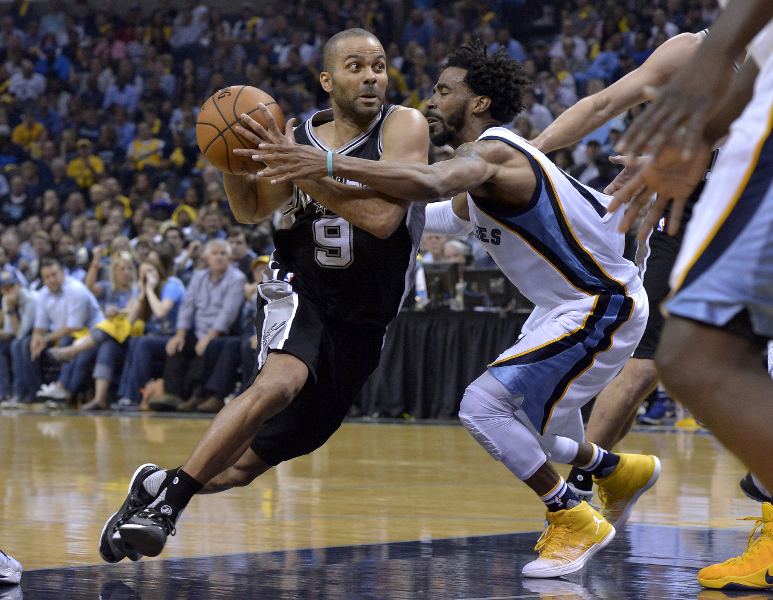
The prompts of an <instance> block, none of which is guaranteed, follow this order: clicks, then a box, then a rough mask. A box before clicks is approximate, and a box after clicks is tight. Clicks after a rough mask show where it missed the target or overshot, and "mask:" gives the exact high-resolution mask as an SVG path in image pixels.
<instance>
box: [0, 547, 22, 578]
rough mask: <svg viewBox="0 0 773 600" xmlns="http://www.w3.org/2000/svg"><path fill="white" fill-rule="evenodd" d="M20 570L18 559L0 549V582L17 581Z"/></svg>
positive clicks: (19, 576)
mask: <svg viewBox="0 0 773 600" xmlns="http://www.w3.org/2000/svg"><path fill="white" fill-rule="evenodd" d="M22 570H23V569H22V567H21V565H20V564H19V561H17V560H15V559H13V558H11V557H10V556H8V555H7V554H6V553H5V552H3V551H2V550H0V583H19V582H20V581H21V572H22Z"/></svg>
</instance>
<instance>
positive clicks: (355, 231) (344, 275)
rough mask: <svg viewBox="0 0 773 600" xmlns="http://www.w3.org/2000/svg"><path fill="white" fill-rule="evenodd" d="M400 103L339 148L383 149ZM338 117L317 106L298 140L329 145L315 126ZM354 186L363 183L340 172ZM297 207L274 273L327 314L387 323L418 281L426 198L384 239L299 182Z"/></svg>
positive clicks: (282, 236)
mask: <svg viewBox="0 0 773 600" xmlns="http://www.w3.org/2000/svg"><path fill="white" fill-rule="evenodd" d="M393 109H394V107H391V106H384V107H382V109H381V115H380V116H379V117H378V118H377V119H375V120H374V122H373V123H372V124H371V125H370V126H369V127H368V129H367V130H366V131H364V132H363V133H362V134H360V135H359V136H357V137H356V138H354V139H353V140H351V141H350V142H349V143H347V144H345V145H344V146H342V147H341V148H339V149H337V150H334V152H336V153H338V154H346V155H348V156H354V157H357V158H364V159H367V160H379V159H380V158H381V154H382V152H383V146H382V142H381V131H382V128H383V125H384V121H385V120H386V118H387V117H388V116H389V114H390V113H391V112H392V110H393ZM332 120H333V111H332V110H325V111H321V112H318V113H316V114H315V115H314V116H313V117H312V118H311V119H309V120H308V121H306V122H304V123H302V124H301V125H299V126H298V127H297V128H296V129H295V138H296V141H297V142H298V143H299V144H306V145H309V146H313V147H315V148H319V149H320V150H324V151H329V150H332V148H328V147H327V146H325V144H324V143H323V142H322V141H321V140H320V139H319V138H318V137H317V136H316V135H315V133H314V127H315V126H319V125H322V124H323V123H326V122H329V121H332ZM339 181H342V182H344V183H347V184H350V185H360V184H359V183H355V182H351V181H347V180H344V179H340V178H339ZM291 211H292V212H293V214H294V216H295V221H294V223H293V225H292V226H291V227H290V228H289V229H283V230H279V231H277V232H276V234H275V235H274V245H275V248H276V250H275V252H274V254H273V255H272V262H271V264H270V268H271V269H275V270H276V272H275V273H274V277H277V278H281V279H284V280H286V281H290V282H291V283H292V285H293V287H294V288H295V289H296V290H297V291H299V292H300V293H303V294H305V295H307V296H309V297H310V298H312V299H313V300H315V302H316V304H317V305H318V306H319V307H321V309H322V311H323V313H324V314H325V315H326V316H327V317H329V318H333V319H338V320H341V321H346V322H349V323H362V324H371V325H376V326H379V327H386V326H387V325H388V324H389V322H390V321H391V320H392V319H393V318H394V317H395V315H396V314H397V312H398V310H399V308H400V305H401V303H402V300H403V297H404V295H405V294H406V293H407V291H408V290H409V289H410V288H411V286H412V285H413V275H414V270H415V263H416V254H417V252H418V248H419V242H420V240H421V234H422V231H423V229H424V205H423V204H416V203H414V204H412V205H411V207H410V208H409V210H408V212H407V214H406V216H405V217H404V218H403V221H402V223H401V224H400V226H399V227H398V228H397V230H396V231H395V232H394V233H393V234H392V235H391V236H389V237H388V238H387V239H380V238H378V237H376V236H374V235H371V234H370V233H368V232H366V231H364V230H362V229H360V228H358V227H355V226H354V225H351V224H350V223H349V222H348V221H346V220H344V219H343V218H341V217H339V216H338V215H336V214H335V213H333V212H331V211H330V210H328V209H326V208H324V207H323V206H322V205H320V204H319V203H318V202H316V201H315V200H314V198H312V197H310V196H309V195H307V194H306V193H304V192H303V191H301V190H300V189H298V188H297V187H296V188H295V189H294V192H293V206H292V209H291Z"/></svg>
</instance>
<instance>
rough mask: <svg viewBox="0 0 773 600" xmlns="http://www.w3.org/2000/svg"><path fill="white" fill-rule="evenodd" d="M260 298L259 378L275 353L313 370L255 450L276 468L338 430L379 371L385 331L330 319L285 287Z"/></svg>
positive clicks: (265, 287) (275, 284)
mask: <svg viewBox="0 0 773 600" xmlns="http://www.w3.org/2000/svg"><path fill="white" fill-rule="evenodd" d="M258 294H259V295H258V316H257V331H258V350H257V352H258V357H257V361H256V369H257V370H258V372H259V371H260V369H262V368H263V365H264V364H265V362H266V358H267V356H268V354H269V353H271V352H286V353H288V354H292V355H293V356H295V357H296V358H298V359H300V360H301V361H303V362H304V364H305V365H306V366H307V367H308V369H309V378H308V380H307V381H306V384H305V385H304V387H303V389H302V390H301V391H300V393H299V394H298V395H297V396H296V397H295V398H294V399H293V401H292V402H291V403H290V405H289V406H288V407H287V408H286V409H285V410H283V411H282V412H281V413H279V414H278V415H276V416H274V417H272V418H271V419H269V420H268V421H267V422H266V423H265V424H264V425H263V427H262V429H261V430H260V431H259V432H258V434H257V435H256V436H255V439H254V440H253V442H252V444H251V448H252V449H253V450H254V451H255V454H257V455H258V456H259V457H260V458H261V459H262V460H263V461H265V462H266V463H268V464H270V465H278V464H279V463H281V462H283V461H286V460H290V459H293V458H295V457H297V456H302V455H304V454H309V453H310V452H313V451H314V450H316V449H317V448H319V447H320V446H322V444H324V443H325V442H326V441H327V440H328V439H329V438H330V436H332V435H333V434H334V433H335V432H336V431H337V430H338V428H339V427H340V426H341V423H342V422H343V420H344V418H345V417H346V415H347V414H348V412H349V409H350V408H351V405H352V402H353V401H354V399H355V397H356V395H357V393H358V392H359V391H360V389H362V386H363V385H365V382H366V381H367V379H368V377H370V375H371V374H372V373H373V371H375V370H376V367H377V366H378V361H379V357H380V356H381V347H382V344H383V341H384V333H385V330H384V328H382V327H376V326H373V325H363V324H352V323H347V322H343V321H339V320H333V319H330V318H328V317H326V316H325V314H324V311H323V309H322V307H321V306H319V304H318V303H317V302H315V301H314V300H313V299H311V298H310V297H309V296H308V295H305V294H303V293H299V292H298V291H297V290H296V289H294V288H293V286H292V285H291V284H289V283H286V282H283V281H277V280H272V281H269V282H265V283H262V284H260V286H259V287H258Z"/></svg>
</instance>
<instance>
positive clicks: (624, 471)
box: [593, 454, 660, 527]
mask: <svg viewBox="0 0 773 600" xmlns="http://www.w3.org/2000/svg"><path fill="white" fill-rule="evenodd" d="M658 477H660V460H658V457H657V456H647V455H645V454H621V455H620V463H619V464H618V465H617V468H616V469H615V470H614V471H612V474H611V475H609V476H608V477H604V478H602V479H597V478H596V477H594V478H593V481H595V482H596V484H597V485H598V486H599V490H598V491H599V501H600V502H601V514H602V515H604V518H605V519H606V520H607V521H609V522H610V523H611V524H612V525H614V526H615V527H622V526H623V525H625V523H626V521H628V517H630V516H631V512H632V511H633V505H634V504H636V501H637V500H638V499H639V496H641V495H642V494H643V493H644V492H646V491H647V490H648V489H650V488H651V487H652V486H653V485H655V482H656V481H657V480H658Z"/></svg>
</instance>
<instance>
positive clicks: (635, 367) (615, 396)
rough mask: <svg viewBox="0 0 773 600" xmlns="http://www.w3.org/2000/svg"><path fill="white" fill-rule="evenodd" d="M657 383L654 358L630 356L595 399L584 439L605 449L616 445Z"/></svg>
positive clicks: (626, 432) (625, 433) (628, 429)
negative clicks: (618, 372)
mask: <svg viewBox="0 0 773 600" xmlns="http://www.w3.org/2000/svg"><path fill="white" fill-rule="evenodd" d="M657 384H658V373H657V370H656V369H655V361H654V360H647V359H641V358H629V359H628V362H626V363H625V366H624V367H623V369H622V370H621V371H620V374H619V375H618V376H617V377H615V378H614V379H613V380H612V381H610V382H609V385H608V386H607V387H605V388H604V390H603V391H602V392H601V393H600V394H599V395H598V397H597V398H596V403H595V404H594V405H593V411H592V412H591V415H590V419H589V420H588V426H587V428H586V429H585V439H587V440H588V441H589V442H593V443H594V444H597V445H599V446H601V447H602V448H610V449H611V448H614V446H615V445H616V444H617V443H618V442H620V440H622V439H623V438H624V437H625V436H626V435H627V434H628V432H629V431H630V429H631V425H632V424H633V421H634V419H636V412H637V411H638V409H639V406H641V403H642V402H643V401H644V399H645V398H646V397H647V396H649V395H650V393H652V391H653V390H654V389H655V387H656V386H657Z"/></svg>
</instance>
